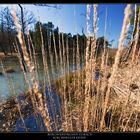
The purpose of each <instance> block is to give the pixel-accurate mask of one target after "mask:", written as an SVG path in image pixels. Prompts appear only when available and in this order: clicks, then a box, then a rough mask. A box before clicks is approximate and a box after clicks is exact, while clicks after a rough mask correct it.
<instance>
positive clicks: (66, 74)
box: [13, 4, 140, 132]
mask: <svg viewBox="0 0 140 140" xmlns="http://www.w3.org/2000/svg"><path fill="white" fill-rule="evenodd" d="M93 8H94V11H93V13H94V19H93V21H94V23H93V25H94V32H93V34H92V39H91V41H92V42H91V46H90V41H89V38H88V39H87V44H86V45H87V46H86V50H85V55H84V56H83V57H84V59H85V66H84V67H83V69H80V61H81V60H80V58H81V56H80V52H79V48H80V46H79V43H78V36H77V46H76V48H75V49H74V50H73V63H75V62H76V68H77V70H76V71H75V72H70V62H69V59H68V58H69V53H68V52H69V51H68V48H69V46H68V40H67V42H66V44H64V39H63V34H62V39H63V41H62V44H61V43H60V35H59V48H62V49H59V52H58V53H57V52H56V45H54V50H55V57H54V56H53V55H51V53H50V56H49V57H50V60H51V67H52V69H51V72H52V73H54V68H53V65H54V62H53V61H52V60H55V64H57V66H58V68H57V69H59V68H60V70H61V74H63V76H62V77H60V78H59V79H57V80H55V79H54V78H52V79H53V80H52V81H51V80H50V75H49V70H48V64H47V60H46V54H45V51H44V45H43V42H44V41H43V35H42V31H41V26H40V33H41V40H42V56H43V65H44V75H45V76H44V83H43V84H44V85H46V81H49V87H51V85H54V87H55V91H56V92H57V93H58V94H59V96H60V97H61V100H62V103H61V110H62V116H61V117H62V125H61V128H60V129H61V130H63V131H85V132H86V131H92V132H93V131H115V132H116V131H117V132H120V131H121V132H124V131H139V130H140V109H139V108H140V101H139V100H140V97H139V96H140V95H139V93H140V70H139V69H140V63H139V61H137V63H135V59H134V57H135V51H136V50H135V47H136V43H137V40H138V33H139V31H138V29H137V34H136V35H137V36H136V38H135V39H136V40H135V46H134V53H133V55H132V59H129V60H128V62H127V63H121V64H120V57H121V55H122V54H123V53H124V52H123V51H124V48H123V42H124V40H125V38H126V35H127V32H128V26H129V23H130V15H131V12H132V11H131V5H129V4H128V5H127V7H126V9H125V13H124V22H123V26H122V32H121V36H120V39H119V46H118V49H107V50H106V52H104V53H103V54H102V56H101V57H100V58H96V57H95V56H96V34H97V8H98V6H97V5H93ZM90 10H91V5H88V6H87V33H88V37H89V35H91V33H90V31H89V28H90V24H89V23H90V16H89V15H90V12H91V11H90ZM13 17H14V19H15V24H16V25H17V27H18V28H19V25H18V23H17V17H16V15H15V14H13ZM138 22H139V20H138ZM18 39H19V42H20V44H21V46H22V49H23V53H24V59H25V62H26V64H27V68H28V70H29V72H30V74H31V78H32V82H33V83H34V84H33V86H32V88H31V87H30V83H28V79H27V77H26V73H25V74H24V75H25V79H26V81H27V84H28V85H29V89H30V90H29V91H30V92H31V89H33V91H32V94H31V99H32V96H33V97H34V94H35V95H36V96H37V100H38V102H37V101H35V100H34V98H33V99H32V100H33V101H32V102H33V104H34V102H35V103H36V104H37V106H33V108H34V109H35V110H37V111H38V112H39V113H40V114H41V115H42V117H43V119H44V123H45V125H46V127H47V129H48V131H54V130H53V128H52V127H51V125H50V121H49V117H48V116H49V114H48V108H47V103H46V102H47V100H46V98H45V95H44V96H42V94H40V91H39V89H38V84H39V81H38V79H37V73H36V72H35V71H37V67H36V64H37V62H36V61H31V60H30V57H29V55H28V54H27V51H26V49H25V48H26V46H25V44H24V38H23V37H22V32H21V31H20V29H19V30H18ZM50 40H51V39H50ZM30 41H31V38H30ZM53 41H54V44H55V38H54V36H53ZM64 48H66V49H64ZM49 50H51V46H49ZM61 50H63V51H62V52H61ZM75 56H76V57H75ZM114 56H115V57H114ZM33 57H34V59H35V60H36V58H35V53H34V56H33ZM136 57H137V56H136ZM18 58H19V61H21V57H20V55H18ZM59 58H60V61H59ZM137 60H138V59H137ZM132 62H133V63H132ZM110 63H111V64H110ZM20 64H21V67H22V63H20ZM66 69H68V70H66ZM97 71H98V72H99V73H100V78H99V79H96V78H95V72H97ZM46 78H47V80H46ZM49 90H50V91H51V90H52V89H49ZM30 92H29V93H30ZM44 92H45V87H44V89H43V93H44ZM40 95H41V96H40ZM44 98H45V100H44ZM52 104H53V103H52ZM51 109H52V112H53V113H54V114H55V110H54V109H53V105H52V108H51ZM18 110H19V112H20V108H19V109H18ZM20 115H22V114H20ZM21 117H22V116H21ZM23 121H24V120H23ZM57 126H58V124H57V122H55V130H56V129H57ZM58 131H59V130H58Z"/></svg>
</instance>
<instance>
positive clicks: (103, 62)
mask: <svg viewBox="0 0 140 140" xmlns="http://www.w3.org/2000/svg"><path fill="white" fill-rule="evenodd" d="M106 26H107V9H106V14H105V27H104V51H103V54H102V62H101V70H103V68H104V65H105V59H106V39H105V36H106V28H107V27H106Z"/></svg>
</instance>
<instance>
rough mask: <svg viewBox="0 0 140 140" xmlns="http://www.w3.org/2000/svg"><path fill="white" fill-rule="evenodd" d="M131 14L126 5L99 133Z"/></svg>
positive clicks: (129, 6) (129, 7)
mask: <svg viewBox="0 0 140 140" xmlns="http://www.w3.org/2000/svg"><path fill="white" fill-rule="evenodd" d="M131 13H132V9H131V4H128V5H127V6H126V8H125V12H124V21H123V26H122V32H121V35H120V39H119V45H118V51H117V53H116V57H115V62H114V65H113V69H112V74H111V77H110V79H109V84H108V89H107V92H106V97H105V102H104V108H103V114H102V118H101V122H100V130H101V131H102V129H103V126H104V117H105V114H106V109H107V105H108V100H109V94H110V88H111V87H112V85H113V83H114V80H115V75H116V72H117V70H118V65H119V62H120V57H121V52H122V49H123V42H124V40H125V38H126V35H127V32H128V27H129V25H130V15H131Z"/></svg>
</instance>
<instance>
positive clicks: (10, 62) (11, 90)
mask: <svg viewBox="0 0 140 140" xmlns="http://www.w3.org/2000/svg"><path fill="white" fill-rule="evenodd" d="M71 60H72V59H70V63H69V71H70V72H72V71H75V70H76V65H75V64H74V63H73V61H71ZM2 63H3V66H4V69H5V70H6V69H13V70H14V71H15V72H13V73H6V75H3V74H0V101H2V100H5V99H7V98H9V97H10V96H13V95H19V94H21V93H25V92H26V91H27V89H28V86H27V83H26V82H25V80H24V75H23V72H22V70H21V68H20V65H19V60H18V59H17V58H15V57H14V58H12V57H8V58H6V59H4V60H2ZM38 66H39V69H38V78H39V81H43V79H44V73H43V67H42V58H41V56H38ZM82 66H83V63H81V64H80V67H81V68H82ZM53 67H54V71H53V73H52V72H51V69H50V68H51V65H50V64H48V68H49V75H50V78H51V79H52V78H54V79H57V78H59V77H61V76H62V75H63V73H62V72H61V68H58V66H55V65H53ZM2 70H3V69H2V66H1V65H0V72H2ZM66 71H67V68H66ZM28 76H29V74H28V73H27V77H28ZM28 78H29V77H28ZM29 79H30V78H29Z"/></svg>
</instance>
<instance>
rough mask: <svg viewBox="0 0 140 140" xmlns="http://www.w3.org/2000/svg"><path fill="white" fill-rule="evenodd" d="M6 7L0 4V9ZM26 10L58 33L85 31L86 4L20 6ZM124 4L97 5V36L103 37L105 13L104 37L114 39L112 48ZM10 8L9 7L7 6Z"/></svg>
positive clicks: (116, 39) (117, 34) (116, 36)
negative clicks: (59, 7) (56, 29)
mask: <svg viewBox="0 0 140 140" xmlns="http://www.w3.org/2000/svg"><path fill="white" fill-rule="evenodd" d="M5 6H7V5H3V4H1V5H0V7H5ZM22 6H23V7H25V8H26V9H27V10H29V11H32V12H33V13H34V15H35V17H36V20H38V13H39V16H40V20H41V21H42V22H44V23H45V22H48V21H52V22H53V24H54V25H55V27H56V26H58V27H59V29H60V31H64V32H66V33H69V32H70V33H72V34H75V33H77V32H78V33H80V34H81V31H82V28H84V31H85V29H86V18H85V14H86V4H61V6H62V8H61V9H54V8H48V7H41V6H35V5H33V4H28V5H27V4H22ZM125 6H126V4H99V5H98V13H99V21H98V27H99V30H98V36H103V35H104V27H105V13H106V11H107V32H106V37H107V38H108V39H109V40H112V39H114V40H115V42H114V47H117V41H118V39H119V36H120V32H121V28H122V23H123V18H124V8H125ZM9 7H11V5H9Z"/></svg>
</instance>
